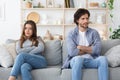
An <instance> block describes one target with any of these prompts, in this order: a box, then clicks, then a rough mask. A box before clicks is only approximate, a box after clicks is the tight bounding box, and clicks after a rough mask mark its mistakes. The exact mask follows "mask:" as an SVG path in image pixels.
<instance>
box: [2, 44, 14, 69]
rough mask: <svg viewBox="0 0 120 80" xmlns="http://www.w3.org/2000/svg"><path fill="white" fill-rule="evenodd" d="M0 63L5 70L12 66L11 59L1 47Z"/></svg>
mask: <svg viewBox="0 0 120 80" xmlns="http://www.w3.org/2000/svg"><path fill="white" fill-rule="evenodd" d="M0 63H1V66H3V67H5V68H8V67H10V66H12V65H13V58H12V56H11V55H10V54H9V52H8V51H7V49H6V48H5V47H4V46H3V45H0Z"/></svg>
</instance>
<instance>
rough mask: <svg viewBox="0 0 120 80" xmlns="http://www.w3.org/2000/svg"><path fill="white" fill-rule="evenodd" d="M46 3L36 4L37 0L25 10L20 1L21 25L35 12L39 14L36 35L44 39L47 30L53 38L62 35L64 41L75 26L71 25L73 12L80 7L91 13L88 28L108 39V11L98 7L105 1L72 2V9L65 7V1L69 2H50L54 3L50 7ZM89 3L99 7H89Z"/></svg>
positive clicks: (80, 0)
mask: <svg viewBox="0 0 120 80" xmlns="http://www.w3.org/2000/svg"><path fill="white" fill-rule="evenodd" d="M47 1H48V0H40V1H39V2H38V0H33V1H32V7H31V8H26V7H25V2H24V1H21V25H23V24H24V22H25V21H26V20H27V17H28V15H29V14H30V13H31V12H36V13H37V14H39V21H38V22H37V23H36V24H37V29H38V35H40V36H42V37H44V36H45V34H46V31H47V30H49V31H50V33H51V34H52V35H53V36H54V35H56V34H57V35H62V37H63V39H65V38H66V36H67V34H68V32H69V31H70V30H71V29H73V28H74V27H75V26H76V25H75V24H74V23H73V15H74V13H75V11H76V10H77V9H78V8H79V7H82V8H86V9H88V10H89V11H90V13H91V17H90V22H91V23H90V24H89V27H92V28H94V29H96V30H98V32H99V33H100V36H101V38H102V39H107V38H108V33H107V32H108V9H107V7H101V6H100V5H101V4H102V3H103V2H105V3H107V0H103V2H102V3H100V2H99V0H73V2H74V7H73V6H72V7H70V6H69V7H66V4H65V1H70V0H52V1H54V2H53V4H54V5H53V6H52V7H51V6H50V7H48V6H47ZM75 1H77V2H75ZM36 3H37V5H38V3H39V5H42V7H37V6H36ZM78 3H80V5H78ZM90 3H93V4H94V3H96V5H97V4H99V5H98V6H95V7H91V6H90ZM93 6H94V5H93ZM101 18H102V19H101ZM99 19H100V20H99Z"/></svg>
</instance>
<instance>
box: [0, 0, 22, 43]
mask: <svg viewBox="0 0 120 80" xmlns="http://www.w3.org/2000/svg"><path fill="white" fill-rule="evenodd" d="M0 3H4V8H5V17H4V20H2V21H0V43H4V42H5V41H6V39H18V38H19V36H20V32H21V29H20V28H21V27H20V0H0Z"/></svg>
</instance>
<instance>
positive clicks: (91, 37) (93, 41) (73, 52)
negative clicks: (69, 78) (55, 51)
mask: <svg viewBox="0 0 120 80" xmlns="http://www.w3.org/2000/svg"><path fill="white" fill-rule="evenodd" d="M85 34H86V38H87V40H88V43H89V46H91V47H92V54H91V56H92V57H93V58H96V57H98V56H99V55H100V52H101V39H100V36H99V33H98V32H97V31H96V30H95V29H91V28H87V31H86V33H85ZM79 40H80V36H79V28H78V26H77V27H76V28H74V29H73V30H72V31H70V33H69V34H68V36H67V40H66V42H67V50H68V57H67V59H66V61H65V62H64V64H63V66H62V68H68V67H69V63H70V60H71V59H72V58H73V57H74V56H77V55H79V53H80V50H79V49H78V48H77V46H78V45H79Z"/></svg>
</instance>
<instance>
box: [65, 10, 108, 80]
mask: <svg viewBox="0 0 120 80" xmlns="http://www.w3.org/2000/svg"><path fill="white" fill-rule="evenodd" d="M89 17H90V13H89V11H88V10H86V9H78V10H77V11H76V12H75V14H74V22H75V23H76V25H77V27H76V28H74V29H73V30H72V31H71V32H70V33H69V34H68V37H67V48H68V58H67V60H66V61H65V63H64V65H63V68H72V80H82V68H98V76H99V80H108V62H107V59H106V57H104V56H100V52H101V39H100V36H99V34H98V32H97V31H96V30H94V29H91V28H89V27H88V24H89Z"/></svg>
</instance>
